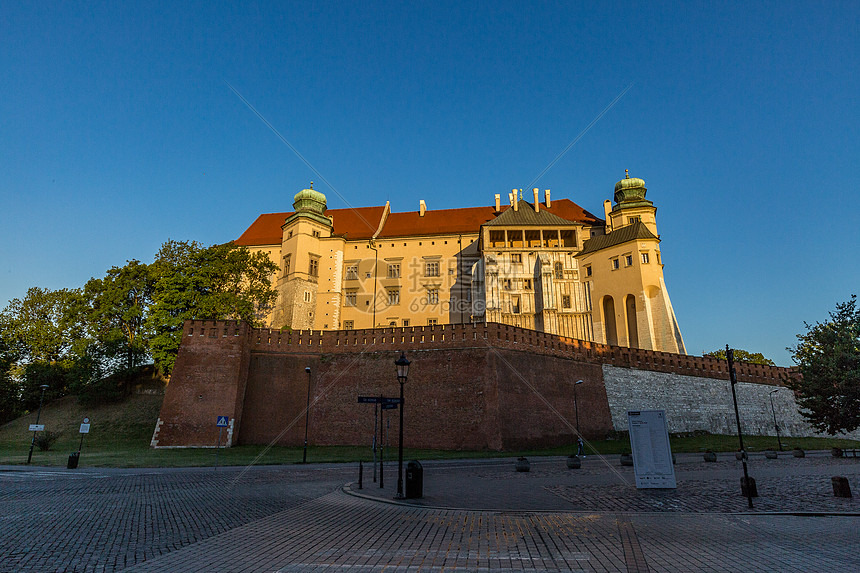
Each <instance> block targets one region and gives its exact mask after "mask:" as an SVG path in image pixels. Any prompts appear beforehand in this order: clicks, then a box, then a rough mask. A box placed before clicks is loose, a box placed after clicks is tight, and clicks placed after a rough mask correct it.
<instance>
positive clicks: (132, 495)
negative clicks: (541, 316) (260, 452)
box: [0, 454, 860, 573]
mask: <svg viewBox="0 0 860 573" xmlns="http://www.w3.org/2000/svg"><path fill="white" fill-rule="evenodd" d="M394 468H395V465H394V463H390V464H389V465H387V467H386V480H385V481H386V487H385V488H384V489H380V488H379V487H378V484H376V483H373V482H372V481H371V480H370V479H369V476H370V475H371V472H370V471H365V477H366V478H368V479H366V480H365V482H364V484H363V485H364V488H363V489H361V490H359V489H358V487H357V483H355V482H356V480H357V477H358V475H357V468H356V467H355V466H354V465H352V464H350V465H336V464H309V465H307V466H301V465H295V466H278V467H254V468H249V469H242V468H220V469H219V470H217V471H215V470H212V469H151V470H146V469H139V470H116V469H100V468H82V469H78V470H74V471H67V470H58V469H50V468H29V467H21V466H17V467H9V466H6V467H0V572H13V571H14V572H19V571H22V572H30V571H32V572H44V571H81V572H89V571H93V572H96V571H99V572H101V571H105V572H108V571H140V572H144V571H170V572H174V571H175V572H183V571H188V572H191V571H227V572H232V571H236V572H240V571H249V572H250V571H263V572H284V573H291V572H305V571H320V572H334V571H359V572H364V571H368V572H369V571H391V572H401V571H402V572H407V571H409V572H411V571H428V572H437V571H439V572H441V571H452V572H464V571H495V570H531V571H559V572H561V571H565V572H568V571H619V572H628V573H632V572H644V571H652V572H653V571H804V572H807V571H822V570H827V571H829V572H841V571H846V572H847V571H858V570H860V555H858V552H857V551H856V548H857V547H858V546H860V527H858V526H860V503H858V500H857V497H854V498H851V499H839V498H834V497H833V496H832V491H831V490H830V476H832V475H844V476H846V477H848V479H849V483H850V484H851V487H852V489H853V490H854V494H855V496H856V495H858V492H860V490H858V488H860V460H836V459H832V458H830V457H829V456H826V455H823V454H818V455H813V456H810V457H807V458H803V459H793V458H791V457H790V454H789V455H788V456H786V457H783V458H780V459H778V460H765V459H764V458H763V457H761V459H759V458H757V457H753V459H752V460H751V461H750V473H751V475H752V476H753V477H754V478H756V480H757V482H758V484H757V485H758V489H759V494H760V497H758V498H756V499H755V506H756V507H755V511H754V512H749V511H748V510H747V507H746V500H745V498H743V497H741V496H740V492H739V489H740V475H741V470H740V464H739V462H736V461H735V460H734V459H733V458H732V457H729V456H721V458H720V461H718V462H717V463H705V462H703V461H701V456H692V455H686V456H685V455H680V456H679V460H678V464H677V466H676V473H677V477H678V488H677V490H660V491H657V490H636V489H635V487H633V485H632V483H633V473H632V470H631V469H630V468H627V467H622V466H620V465H619V464H618V462H617V456H614V457H610V458H608V459H607V460H605V461H604V460H600V459H597V458H594V457H589V458H587V459H586V460H585V462H584V464H583V467H582V469H580V470H568V469H567V468H566V467H565V465H564V458H545V459H533V460H532V468H531V471H530V472H528V473H517V472H515V471H514V469H513V468H514V460H513V459H500V460H486V461H456V462H453V461H439V462H427V463H425V464H424V477H425V489H424V493H425V497H424V498H423V499H420V500H408V501H407V502H399V503H397V502H394V501H393V500H392V498H393V496H394V488H395V485H396V481H397V480H396V475H395V470H394ZM368 469H369V468H366V470H368ZM770 511H778V512H785V513H793V514H795V515H787V514H783V515H776V514H769V513H767V512H770ZM808 512H815V515H811V514H808ZM804 513H807V514H806V515H803V514H804Z"/></svg>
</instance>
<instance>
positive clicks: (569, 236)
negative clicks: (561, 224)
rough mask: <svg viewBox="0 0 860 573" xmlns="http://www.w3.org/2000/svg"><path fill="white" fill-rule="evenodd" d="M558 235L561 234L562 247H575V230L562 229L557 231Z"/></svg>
mask: <svg viewBox="0 0 860 573" xmlns="http://www.w3.org/2000/svg"><path fill="white" fill-rule="evenodd" d="M559 235H560V236H561V246H562V247H567V248H570V247H575V246H576V231H575V230H573V229H562V230H561V231H559Z"/></svg>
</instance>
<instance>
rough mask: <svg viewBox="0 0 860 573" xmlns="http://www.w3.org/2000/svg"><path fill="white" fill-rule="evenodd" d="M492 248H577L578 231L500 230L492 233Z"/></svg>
mask: <svg viewBox="0 0 860 573" xmlns="http://www.w3.org/2000/svg"><path fill="white" fill-rule="evenodd" d="M490 247H496V248H499V247H501V248H505V247H509V248H514V249H515V248H522V247H527V248H545V249H557V248H559V247H567V248H572V247H576V231H575V230H573V229H564V230H558V229H553V230H543V231H541V230H529V231H522V230H508V231H504V230H500V231H490Z"/></svg>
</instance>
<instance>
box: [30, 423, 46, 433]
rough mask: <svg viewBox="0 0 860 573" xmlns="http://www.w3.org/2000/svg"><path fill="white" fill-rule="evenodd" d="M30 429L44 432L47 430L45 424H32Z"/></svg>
mask: <svg viewBox="0 0 860 573" xmlns="http://www.w3.org/2000/svg"><path fill="white" fill-rule="evenodd" d="M30 431H31V432H44V431H45V424H30Z"/></svg>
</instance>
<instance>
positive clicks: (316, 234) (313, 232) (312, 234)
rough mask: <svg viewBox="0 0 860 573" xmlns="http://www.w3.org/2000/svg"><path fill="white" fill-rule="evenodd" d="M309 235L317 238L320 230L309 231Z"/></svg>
mask: <svg viewBox="0 0 860 573" xmlns="http://www.w3.org/2000/svg"><path fill="white" fill-rule="evenodd" d="M311 236H313V237H317V238H319V236H320V232H319V231H311Z"/></svg>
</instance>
